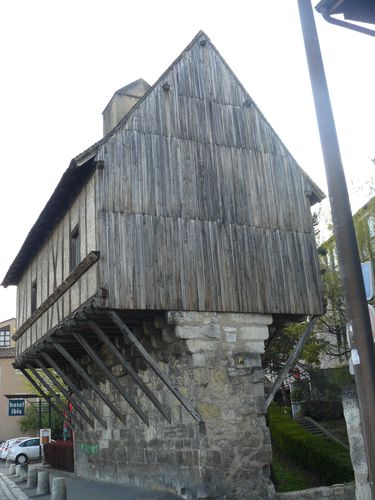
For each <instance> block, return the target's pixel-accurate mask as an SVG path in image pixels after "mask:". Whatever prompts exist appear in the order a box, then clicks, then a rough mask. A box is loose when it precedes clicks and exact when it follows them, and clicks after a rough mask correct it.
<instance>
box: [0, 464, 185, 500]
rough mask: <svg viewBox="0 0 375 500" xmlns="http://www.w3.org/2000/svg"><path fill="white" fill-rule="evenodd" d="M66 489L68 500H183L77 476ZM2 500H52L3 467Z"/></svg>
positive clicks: (1, 470)
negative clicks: (31, 499)
mask: <svg viewBox="0 0 375 500" xmlns="http://www.w3.org/2000/svg"><path fill="white" fill-rule="evenodd" d="M53 472H54V475H55V476H56V477H57V476H59V473H58V472H59V471H53ZM61 475H63V473H62V474H61ZM66 486H67V499H68V500H154V499H159V500H181V497H179V496H177V495H173V494H171V493H165V492H161V491H153V490H148V489H145V488H139V487H136V486H126V485H122V484H115V483H107V482H105V481H94V480H90V479H84V478H79V477H75V476H70V477H67V478H66ZM0 498H1V500H28V499H29V498H37V499H38V500H50V498H51V495H37V494H36V489H27V488H26V481H20V480H19V478H16V477H15V476H8V473H7V471H6V470H5V469H4V468H1V469H0Z"/></svg>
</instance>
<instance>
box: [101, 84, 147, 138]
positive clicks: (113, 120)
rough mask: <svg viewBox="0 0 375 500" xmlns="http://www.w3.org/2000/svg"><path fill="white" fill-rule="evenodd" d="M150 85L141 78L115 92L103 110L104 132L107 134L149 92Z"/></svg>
mask: <svg viewBox="0 0 375 500" xmlns="http://www.w3.org/2000/svg"><path fill="white" fill-rule="evenodd" d="M149 88H150V85H149V84H148V83H147V82H146V81H145V80H143V78H139V80H135V82H132V83H129V85H125V87H122V88H121V89H119V90H117V92H115V93H114V94H113V97H112V99H111V100H110V101H109V103H108V104H107V106H106V108H105V110H104V111H103V113H102V114H103V134H104V135H107V134H108V133H109V132H110V131H111V130H112V129H113V128H114V127H115V126H116V125H117V124H118V123H119V122H120V120H122V118H123V117H124V116H125V115H126V114H127V113H128V112H129V111H130V110H131V108H132V107H133V106H134V105H135V104H136V103H137V102H138V101H139V99H140V98H141V97H142V96H143V95H144V94H145V93H146V92H147V90H148V89H149Z"/></svg>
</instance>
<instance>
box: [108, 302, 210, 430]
mask: <svg viewBox="0 0 375 500" xmlns="http://www.w3.org/2000/svg"><path fill="white" fill-rule="evenodd" d="M108 314H109V316H110V317H111V318H112V320H113V322H114V323H115V325H116V326H117V328H118V329H119V330H120V332H121V333H122V335H123V336H124V339H125V341H126V342H128V343H129V344H131V345H133V346H134V347H135V348H136V349H137V351H138V352H139V354H140V355H141V356H142V357H143V358H144V360H145V361H146V363H147V364H148V365H149V366H150V368H151V369H152V370H153V371H154V372H155V373H156V375H158V377H159V378H160V379H161V380H162V381H163V382H164V384H165V385H166V386H167V387H168V389H169V390H170V391H171V392H172V394H173V395H174V396H175V397H176V398H177V399H178V400H179V401H180V403H181V404H182V405H183V406H184V407H185V408H186V410H187V411H188V412H189V413H190V415H191V416H192V417H194V418H195V420H197V421H198V422H201V421H202V417H201V415H200V414H199V412H198V411H197V410H196V409H195V408H194V406H193V405H192V404H191V402H190V401H189V400H188V399H186V398H185V397H184V396H183V395H182V394H181V393H180V391H179V390H178V389H177V387H175V386H174V384H173V382H172V380H171V379H170V378H169V377H168V376H167V375H166V374H165V373H164V372H162V371H161V370H160V368H159V367H158V365H157V363H156V361H155V360H154V359H153V358H152V356H150V354H149V353H148V352H147V351H146V349H145V348H144V347H143V345H142V344H141V343H140V342H139V340H138V339H137V337H136V336H135V335H134V334H133V333H132V332H131V330H130V329H129V328H128V327H127V325H126V324H125V323H124V322H123V321H122V319H121V318H120V316H118V315H117V313H115V311H109V312H108Z"/></svg>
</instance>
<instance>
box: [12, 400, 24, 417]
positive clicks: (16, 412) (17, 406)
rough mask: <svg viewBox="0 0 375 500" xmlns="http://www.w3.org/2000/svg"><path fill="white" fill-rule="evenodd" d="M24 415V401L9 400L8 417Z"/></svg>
mask: <svg viewBox="0 0 375 500" xmlns="http://www.w3.org/2000/svg"><path fill="white" fill-rule="evenodd" d="M24 414H25V400H24V399H10V400H9V411H8V415H9V416H10V417H22V416H23V415H24Z"/></svg>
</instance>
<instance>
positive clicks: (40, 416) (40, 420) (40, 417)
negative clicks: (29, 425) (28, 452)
mask: <svg viewBox="0 0 375 500" xmlns="http://www.w3.org/2000/svg"><path fill="white" fill-rule="evenodd" d="M41 428H42V398H39V460H41V459H42V443H41V437H40V429H41Z"/></svg>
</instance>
